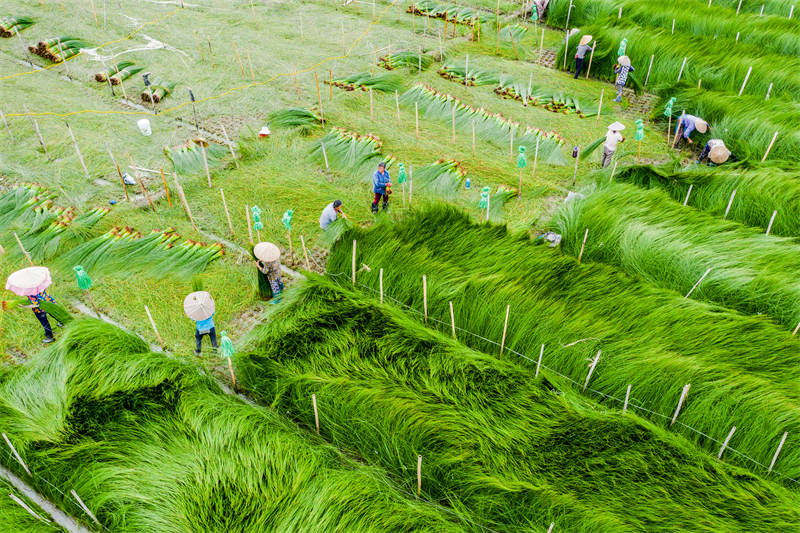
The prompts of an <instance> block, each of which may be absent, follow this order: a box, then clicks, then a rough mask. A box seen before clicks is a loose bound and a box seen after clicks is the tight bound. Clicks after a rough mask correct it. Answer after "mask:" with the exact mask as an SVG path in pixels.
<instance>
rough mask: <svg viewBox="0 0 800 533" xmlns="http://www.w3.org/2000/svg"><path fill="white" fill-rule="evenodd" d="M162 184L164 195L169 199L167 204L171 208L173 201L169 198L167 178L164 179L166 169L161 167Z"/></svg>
mask: <svg viewBox="0 0 800 533" xmlns="http://www.w3.org/2000/svg"><path fill="white" fill-rule="evenodd" d="M161 182H162V183H163V184H164V195H165V196H166V197H167V203H168V204H169V206H170V208H171V207H172V199H170V197H169V187H167V178H165V177H164V167H161Z"/></svg>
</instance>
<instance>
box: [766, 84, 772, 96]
mask: <svg viewBox="0 0 800 533" xmlns="http://www.w3.org/2000/svg"><path fill="white" fill-rule="evenodd" d="M771 92H772V84H771V83H770V84H769V87H767V96H766V97H765V98H764V100H769V93H771Z"/></svg>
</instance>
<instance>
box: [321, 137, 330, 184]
mask: <svg viewBox="0 0 800 533" xmlns="http://www.w3.org/2000/svg"><path fill="white" fill-rule="evenodd" d="M319 145H320V147H321V148H322V159H323V160H324V161H325V174H327V175H328V181H329V182H333V179H332V178H331V167H329V166H328V154H327V153H326V152H325V143H324V142H322V141H320V142H319Z"/></svg>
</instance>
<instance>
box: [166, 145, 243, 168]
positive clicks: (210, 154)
mask: <svg viewBox="0 0 800 533" xmlns="http://www.w3.org/2000/svg"><path fill="white" fill-rule="evenodd" d="M200 144H203V145H204V146H205V152H206V154H205V158H203V149H202V148H201V147H200ZM164 153H165V154H166V156H167V157H168V158H169V160H170V161H172V165H173V167H174V169H175V172H178V173H179V174H201V173H203V172H205V168H206V164H208V166H209V168H211V167H218V166H223V165H227V164H228V163H229V161H228V160H227V157H228V156H229V155H230V150H229V149H228V148H227V147H225V146H222V145H221V144H217V143H209V142H208V141H205V140H202V139H193V140H189V141H186V143H184V144H181V145H179V146H175V147H172V148H168V147H166V146H165V147H164Z"/></svg>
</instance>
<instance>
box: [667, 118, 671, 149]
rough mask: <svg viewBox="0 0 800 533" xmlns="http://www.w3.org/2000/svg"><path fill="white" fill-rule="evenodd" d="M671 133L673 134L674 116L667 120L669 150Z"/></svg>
mask: <svg viewBox="0 0 800 533" xmlns="http://www.w3.org/2000/svg"><path fill="white" fill-rule="evenodd" d="M670 132H672V115H671V114H670V116H669V117H668V120H667V148H669V147H670V144H669V139H670Z"/></svg>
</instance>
